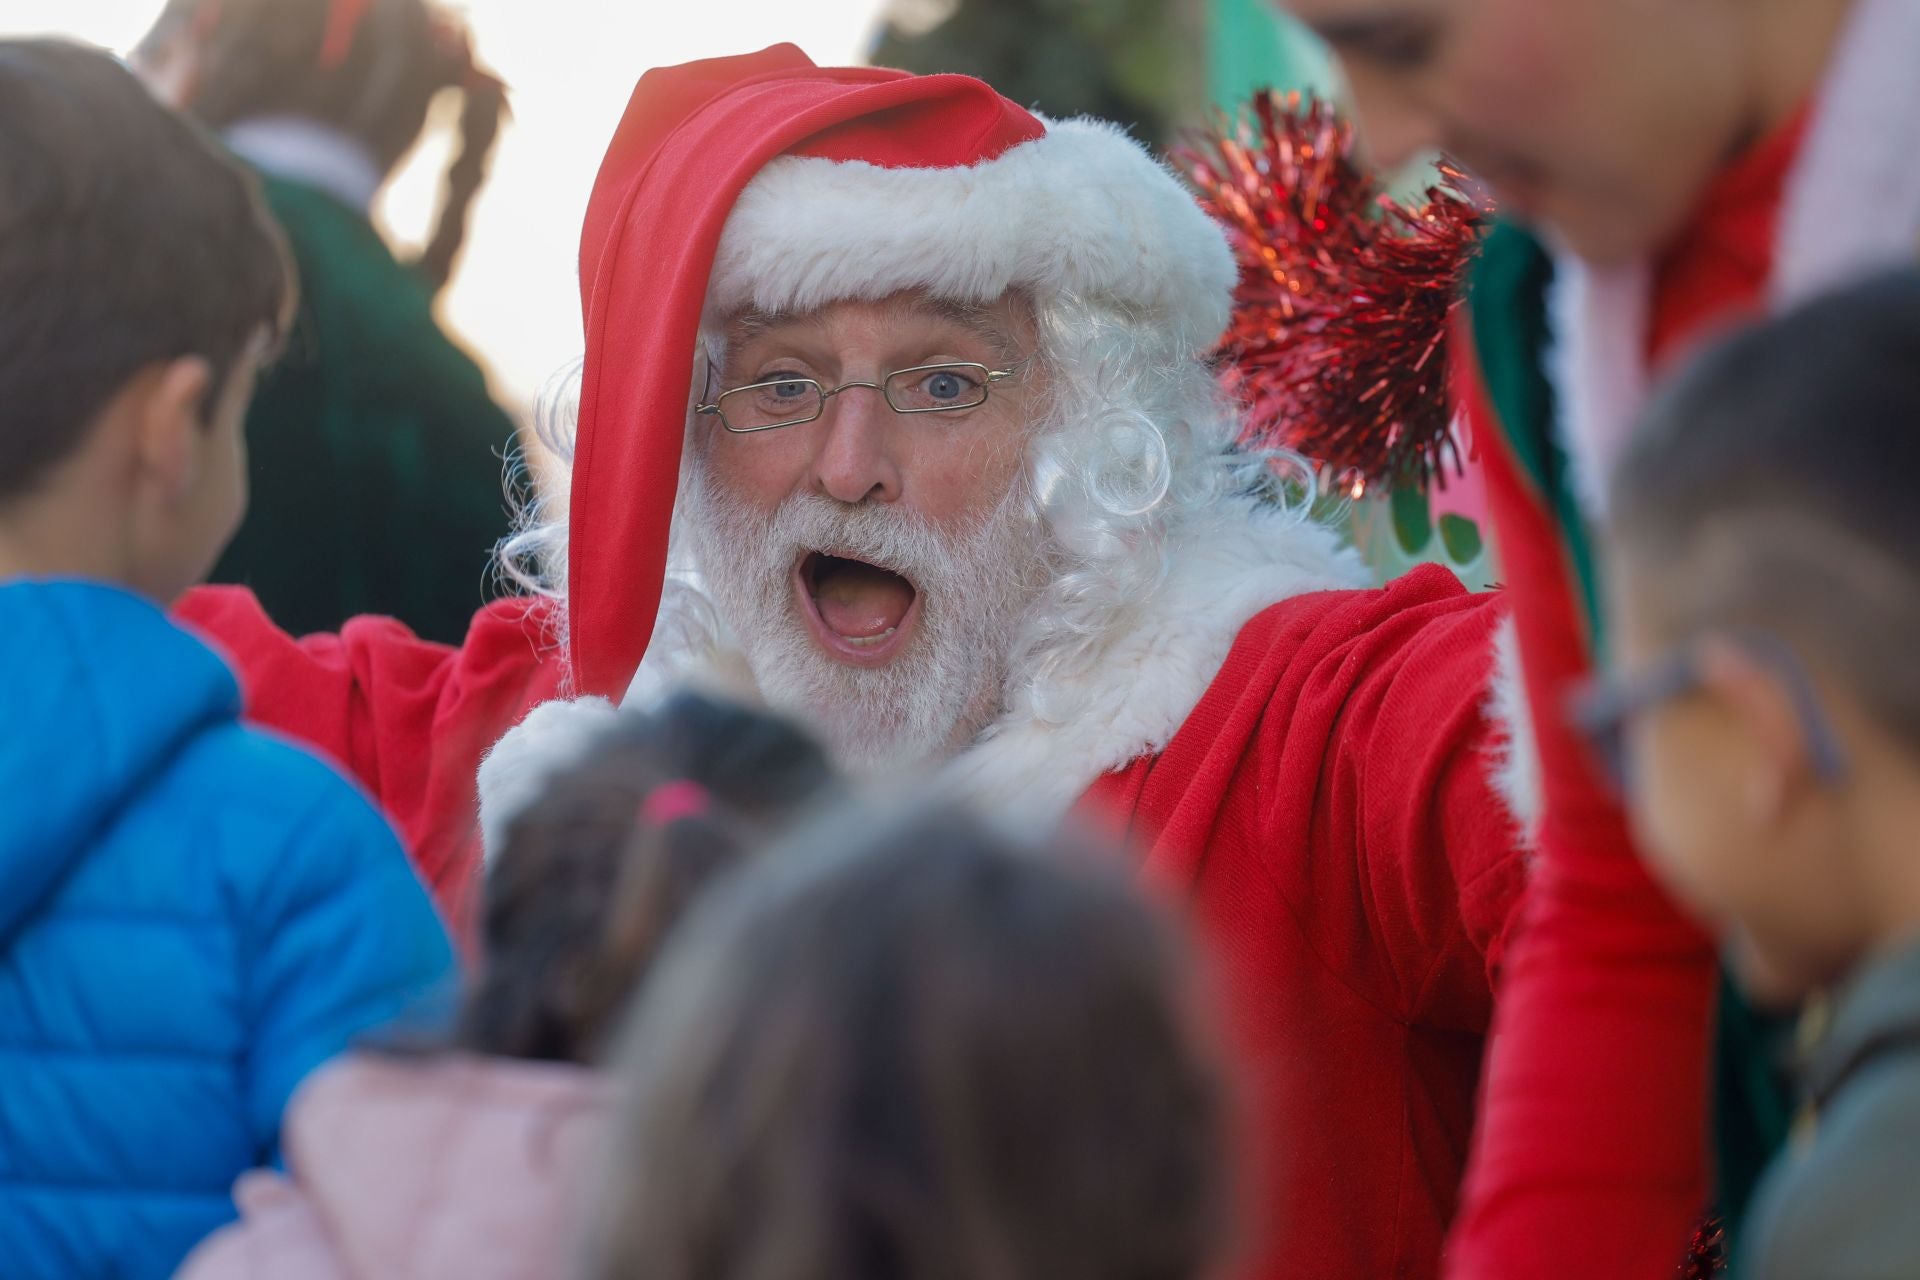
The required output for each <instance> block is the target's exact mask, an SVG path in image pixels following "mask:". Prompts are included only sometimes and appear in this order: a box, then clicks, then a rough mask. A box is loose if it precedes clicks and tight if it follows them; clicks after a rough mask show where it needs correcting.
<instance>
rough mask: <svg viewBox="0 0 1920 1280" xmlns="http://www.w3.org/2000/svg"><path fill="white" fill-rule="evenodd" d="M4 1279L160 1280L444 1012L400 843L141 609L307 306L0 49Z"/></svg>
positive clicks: (264, 234) (131, 142)
mask: <svg viewBox="0 0 1920 1280" xmlns="http://www.w3.org/2000/svg"><path fill="white" fill-rule="evenodd" d="M0 120H4V121H5V122H6V125H5V128H0V661H3V662H4V664H5V669H6V671H7V679H6V681H5V682H4V683H3V684H0V726H3V727H0V1270H4V1271H5V1273H6V1275H7V1276H8V1277H9V1280H74V1278H75V1277H88V1278H91V1277H102V1276H114V1277H123V1278H124V1280H160V1278H161V1277H164V1276H167V1275H170V1274H172V1272H173V1269H174V1268H175V1267H176V1266H177V1265H178V1264H179V1262H180V1259H181V1258H182V1257H183V1256H184V1255H185V1254H186V1252H187V1250H189V1249H190V1248H192V1247H193V1245H194V1244H195V1242H196V1241H198V1240H199V1239H200V1238H201V1237H202V1236H204V1235H205V1234H206V1233H207V1232H208V1231H210V1230H212V1229H213V1228H215V1227H217V1226H219V1225H220V1224H221V1223H223V1222H226V1221H227V1220H229V1219H231V1218H232V1217H233V1213H234V1207H233V1201H232V1199H231V1198H230V1195H229V1188H230V1187H231V1186H232V1184H233V1180H234V1178H235V1177H237V1176H238V1175H239V1174H240V1173H241V1172H243V1171H244V1170H246V1169H249V1168H252V1167H254V1166H256V1165H260V1164H267V1163H271V1162H273V1161H275V1160H277V1159H278V1158H279V1156H280V1154H281V1112H282V1110H283V1108H284V1107H285V1106H286V1102H287V1099H288V1097H289V1096H290V1095H291V1094H292V1093H293V1091H294V1088H295V1086H296V1085H298V1084H299V1083H300V1081H301V1080H302V1078H303V1077H305V1076H306V1074H307V1073H308V1072H309V1071H311V1070H312V1069H313V1068H314V1067H316V1066H318V1065H319V1064H320V1063H322V1062H324V1061H326V1060H327V1059H328V1058H331V1057H333V1056H334V1055H335V1054H337V1053H339V1052H340V1051H341V1050H342V1049H344V1048H346V1047H347V1045H348V1044H349V1043H350V1042H351V1041H352V1040H353V1039H354V1037H356V1036H358V1035H360V1034H361V1033H363V1032H367V1031H371V1030H374V1029H376V1028H380V1027H382V1026H383V1024H386V1023H387V1022H389V1021H390V1020H392V1019H393V1018H394V1017H396V1016H398V1015H400V1014H402V1013H403V1012H407V1011H409V1010H410V1009H411V1008H412V1007H413V1006H414V1005H415V1003H416V1001H420V1000H423V999H425V1000H429V1001H430V1000H431V999H432V998H433V997H435V996H437V995H438V994H441V993H440V992H439V991H438V988H439V987H440V986H441V984H443V983H447V982H450V980H451V978H452V969H453V952H452V948H451V947H450V946H449V945H448V942H447V936H446V931H445V930H444V929H443V928H442V926H441V923H440V921H439V919H438V917H437V916H436V915H435V914H434V910H433V907H432V905H431V903H430V902H429V901H428V898H427V894H426V890H425V889H424V888H423V887H422V886H421V884H420V881H419V879H418V878H417V877H416V876H415V875H414V874H413V871H412V869H411V868H410V866H409V865H408V863H407V859H406V856H405V855H404V853H403V852H402V851H401V849H400V845H399V842H398V841H397V840H395V838H394V834H393V831H392V829H391V828H389V827H388V826H387V824H386V823H385V822H384V821H383V820H382V819H381V817H380V815H379V814H378V813H377V812H375V810H374V808H373V806H372V805H371V804H369V803H368V802H367V799H366V797H365V796H364V795H363V794H362V793H361V792H360V791H359V789H358V788H356V787H354V786H353V785H352V784H351V783H349V782H348V781H347V780H346V779H344V778H342V777H341V776H340V775H339V774H338V773H337V772H336V771H335V770H333V769H332V768H330V767H329V766H328V765H326V764H324V763H322V762H321V761H319V760H316V759H314V758H313V757H312V756H310V755H308V754H307V753H305V752H303V751H300V750H298V749H297V748H295V747H293V746H292V745H290V744H288V743H286V742H284V741H282V740H281V739H279V738H277V737H274V736H272V735H269V734H265V733H261V732H258V731H256V730H254V729H252V728H249V727H247V726H245V725H243V724H242V723H241V719H240V689H239V687H238V685H237V683H236V681H235V679H234V675H233V672H232V671H230V670H229V669H228V668H227V666H226V665H225V664H224V663H223V662H222V661H221V660H220V658H219V656H218V655H216V654H215V653H214V652H213V651H212V650H211V649H209V648H208V647H207V645H206V644H204V643H203V642H202V641H201V640H199V639H198V638H197V637H195V636H193V635H191V634H189V633H188V632H187V631H185V630H183V629H182V628H180V627H177V626H175V625H174V624H173V623H171V622H169V621H168V619H167V617H166V615H165V614H164V613H163V612H162V610H163V609H164V608H165V607H166V606H167V605H168V604H169V603H171V602H172V601H173V600H174V598H175V597H177V596H178V595H179V594H180V593H181V592H182V591H185V590H186V589H187V588H188V587H189V586H190V585H191V584H192V583H194V582H195V581H197V580H199V579H200V578H201V577H202V576H203V575H204V574H205V573H206V571H207V567H208V566H209V565H211V564H212V563H213V561H214V558H215V557H216V556H217V555H219V553H220V548H221V546H222V545H224V543H225V542H226V540H227V538H229V537H230V536H231V535H232V533H233V529H234V526H235V525H236V524H237V523H238V522H239V519H240V515H241V512H242V511H244V510H245V508H246V502H247V478H246V442H245V439H244V437H243V434H242V421H243V418H244V415H245V412H246V405H247V399H248V393H249V392H250V391H251V390H252V386H253V381H254V376H255V373H256V371H257V369H258V367H259V366H260V364H261V363H262V362H263V361H265V360H266V359H268V358H270V357H271V355H272V352H273V350H274V348H275V347H276V346H277V344H278V343H279V341H280V339H281V337H282V336H283V335H284V333H285V331H286V326H287V324H288V323H289V320H290V316H291V312H292V307H293V290H294V282H293V275H292V270H291V267H290V264H289V263H288V261H287V254H286V246H285V245H284V243H283V242H282V241H281V238H280V233H279V229H278V228H277V227H275V226H274V224H273V221H272V219H271V218H270V217H269V216H268V214H267V211H266V209H265V208H264V206H263V205H262V204H261V201H260V195H259V191H258V189H257V188H256V186H255V184H254V180H253V176H252V175H251V174H250V173H248V172H246V171H245V170H244V169H242V168H241V167H240V166H239V165H236V164H234V163H233V162H232V160H231V158H230V157H228V156H227V155H226V154H225V153H224V152H222V151H220V150H219V149H218V148H217V147H215V146H213V145H212V144H210V143H209V142H208V140H207V139H206V138H205V137H204V136H203V135H202V134H201V133H200V131H199V130H197V129H194V128H192V127H190V126H189V125H188V124H187V123H186V122H185V121H183V120H181V119H180V117H179V116H177V115H176V114H174V113H173V112H171V111H168V110H166V109H165V108H164V107H162V106H160V105H159V104H158V103H156V102H155V101H154V100H153V96H152V95H151V94H149V93H148V92H147V91H146V90H145V89H143V88H142V87H141V85H140V82H139V81H138V80H136V79H134V77H133V76H132V75H130V74H128V72H127V70H126V68H124V67H123V66H121V65H119V64H118V63H116V62H115V61H114V60H113V59H112V58H111V57H109V56H108V55H107V54H106V53H104V52H103V51H100V50H96V49H89V48H85V47H83V46H80V45H75V44H68V43H65V42H61V41H34V40H21V41H15V40H8V41H0Z"/></svg>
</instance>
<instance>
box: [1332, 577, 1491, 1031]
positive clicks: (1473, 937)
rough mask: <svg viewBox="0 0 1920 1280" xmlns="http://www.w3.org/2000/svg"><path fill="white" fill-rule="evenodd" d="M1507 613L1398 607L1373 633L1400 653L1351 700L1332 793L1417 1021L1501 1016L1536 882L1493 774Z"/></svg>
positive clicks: (1378, 934)
mask: <svg viewBox="0 0 1920 1280" xmlns="http://www.w3.org/2000/svg"><path fill="white" fill-rule="evenodd" d="M1429 572H1440V571H1437V570H1435V571H1429ZM1504 614H1505V609H1504V607H1503V602H1502V601H1501V600H1500V599H1499V598H1498V597H1497V596H1480V597H1476V598H1475V599H1474V601H1473V607H1471V608H1467V609H1463V610H1453V611H1450V612H1449V613H1447V614H1445V615H1442V616H1429V615H1427V614H1426V613H1425V611H1418V610H1416V611H1410V612H1407V613H1402V614H1397V615H1395V616H1393V617H1392V618H1391V619H1390V620H1388V621H1387V622H1386V623H1385V624H1384V625H1383V626H1381V627H1379V628H1378V629H1376V630H1375V631H1374V632H1373V633H1372V634H1370V635H1369V636H1368V637H1367V641H1368V645H1369V648H1372V647H1373V646H1374V645H1376V644H1379V645H1381V646H1383V647H1382V648H1381V650H1380V652H1381V653H1382V654H1383V655H1390V658H1389V659H1387V660H1385V661H1375V662H1373V663H1371V664H1369V666H1368V667H1367V668H1366V669H1365V670H1364V673H1363V674H1359V675H1358V677H1357V678H1356V680H1355V682H1354V684H1353V685H1352V687H1351V688H1350V689H1349V690H1348V691H1347V692H1346V694H1345V696H1344V699H1343V701H1344V706H1343V709H1342V712H1341V719H1340V728H1339V733H1338V736H1337V738H1336V740H1335V743H1334V754H1333V767H1334V770H1335V773H1334V776H1335V779H1336V782H1335V786H1334V788H1333V789H1332V791H1331V792H1330V793H1329V795H1328V796H1327V797H1326V804H1327V811H1328V813H1329V814H1330V815H1333V816H1332V817H1331V819H1330V820H1331V821H1332V822H1333V823H1334V824H1335V825H1336V826H1338V825H1344V819H1343V818H1342V817H1341V816H1340V815H1351V821H1352V824H1353V830H1352V832H1351V835H1350V838H1351V841H1352V848H1353V849H1354V851H1355V856H1356V858H1357V861H1358V865H1359V868H1360V871H1361V874H1362V876H1363V877H1364V880H1365V884H1366V897H1365V901H1366V903H1367V905H1368V908H1369V909H1368V913H1367V918H1368V926H1369V928H1370V930H1371V931H1372V932H1373V933H1374V935H1375V938H1376V942H1377V943H1378V945H1379V946H1380V948H1381V951H1382V955H1383V958H1384V960H1385V962H1386V964H1387V966H1388V968H1389V971H1390V974H1391V980H1392V982H1393V984H1394V986H1395V987H1396V989H1397V993H1398V1000H1397V1005H1398V1007H1399V1008H1400V1009H1401V1010H1402V1012H1403V1015H1404V1016H1405V1017H1406V1018H1407V1019H1408V1020H1409V1021H1410V1022H1413V1023H1416V1024H1418V1025H1421V1026H1427V1027H1437V1028H1445V1029H1450V1030H1459V1031H1465V1032H1470V1033H1473V1034H1484V1032H1485V1031H1486V1028H1487V1025H1488V1023H1489V1021H1490V1018H1491V1006H1492V989H1493V984H1494V979H1495V975H1496V974H1497V973H1498V972H1499V969H1500V966H1501V963H1502V960H1503V958H1504V955H1505V948H1506V942H1507V933H1508V928H1509V925H1510V924H1511V922H1512V920H1513V918H1514V915H1515V913H1516V906H1517V904H1518V902H1519V900H1520V896H1521V892H1522V887H1523V885H1524V882H1525V878H1526V864H1525V858H1524V856H1523V854H1522V851H1521V844H1520V839H1519V827H1518V824H1517V823H1516V822H1515V820H1514V817H1513V813H1512V810H1511V808H1510V807H1509V805H1508V803H1507V801H1506V800H1505V799H1504V798H1503V797H1501V796H1500V794H1499V793H1498V792H1497V791H1496V790H1495V788H1494V786H1493V784H1492V781H1491V776H1492V766H1493V757H1494V751H1495V748H1496V746H1497V745H1498V742H1497V739H1498V738H1499V735H1500V730H1499V729H1498V728H1497V727H1496V726H1492V725H1490V724H1489V721H1488V719H1487V716H1486V705H1487V702H1488V691H1489V689H1490V687H1491V679H1490V677H1491V673H1492V667H1493V638H1494V631H1495V628H1496V626H1497V625H1498V623H1499V621H1500V619H1501V618H1502V617H1504ZM1396 633H1398V634H1396ZM1384 646H1390V647H1384ZM1336 834H1337V835H1340V836H1341V837H1342V838H1349V837H1347V836H1346V835H1345V833H1336Z"/></svg>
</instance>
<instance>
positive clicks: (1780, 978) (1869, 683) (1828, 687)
mask: <svg viewBox="0 0 1920 1280" xmlns="http://www.w3.org/2000/svg"><path fill="white" fill-rule="evenodd" d="M1916 476H1920V273H1916V272H1914V271H1911V270H1908V271H1901V272H1899V273H1897V274H1892V275H1887V276H1882V277H1877V278H1874V279H1871V280H1869V281H1866V282H1864V283H1861V284H1858V285H1855V286H1853V287H1850V288H1848V289H1846V290H1844V291H1841V292H1838V293H1835V294H1832V295H1830V296H1827V297H1824V298H1822V299H1820V300H1817V301H1815V302H1813V303H1811V304H1808V305H1806V306H1803V307H1801V308H1800V309H1798V310H1797V311H1794V312H1791V313H1789V314H1787V315H1785V316H1783V317H1782V318H1780V319H1778V320H1773V321H1770V322H1768V323H1766V324H1763V325H1761V326H1759V327H1757V328H1754V329H1751V330H1749V331H1746V332H1743V333H1741V334H1739V335H1737V336H1736V337H1734V338H1733V339H1731V340H1730V341H1728V342H1726V343H1725V344H1724V345H1722V346H1720V347H1718V348H1717V349H1715V350H1713V351H1712V352H1711V353H1710V354H1709V355H1708V356H1707V357H1706V358H1704V359H1703V360H1702V361H1701V362H1700V363H1699V364H1698V365H1697V366H1695V367H1693V368H1691V369H1690V370H1689V371H1688V372H1687V373H1686V374H1685V375H1684V376H1683V377H1682V378H1681V379H1680V380H1679V381H1678V382H1676V383H1675V384H1674V385H1673V386H1672V387H1671V388H1669V389H1668V390H1667V391H1666V393H1665V394H1664V395H1663V396H1662V397H1661V398H1660V399H1659V400H1658V401H1657V402H1656V403H1655V405H1654V406H1653V408H1652V409H1651V411H1650V412H1649V414H1648V416H1647V418H1646V419H1645V421H1644V423H1643V427H1642V430H1641V433H1640V434H1639V436H1638V437H1637V439H1636V441H1635V443H1634V445H1633V446H1632V448H1631V449H1630V451H1629V452H1628V454H1627V455H1626V457H1625V458H1624V459H1623V461H1622V463H1621V465H1620V466H1619V468H1618V469H1617V470H1616V472H1615V473H1614V476H1613V480H1612V486H1611V502H1610V510H1611V516H1610V532H1609V540H1610V542H1611V544H1612V547H1611V550H1612V552H1613V555H1612V558H1611V564H1612V565H1613V566H1615V570H1616V572H1615V574H1614V581H1613V584H1612V587H1613V595H1612V605H1613V608H1614V613H1615V617H1614V622H1615V623H1616V624H1617V631H1616V632H1615V635H1616V640H1615V643H1616V645H1617V651H1616V654H1615V658H1616V663H1615V671H1616V674H1615V675H1614V676H1612V677H1610V678H1609V679H1608V680H1607V681H1606V682H1604V683H1603V684H1601V685H1599V686H1597V687H1595V688H1591V689H1589V690H1588V691H1587V692H1586V693H1585V694H1584V695H1583V696H1582V697H1581V698H1580V699H1579V700H1578V702H1577V703H1576V706H1575V708H1574V715H1575V718H1576V721H1577V722H1578V723H1579V724H1580V726H1581V727H1582V728H1583V729H1584V730H1585V731H1586V732H1587V734H1588V736H1589V737H1590V738H1591V739H1592V740H1593V741H1594V744H1595V746H1596V749H1597V750H1598V751H1599V752H1600V754H1601V755H1602V757H1603V759H1604V760H1606V761H1608V762H1610V764H1611V765H1612V767H1614V768H1615V769H1616V770H1617V775H1618V776H1619V778H1620V779H1621V781H1622V782H1623V784H1624V786H1625V788H1626V791H1627V794H1628V797H1629V803H1630V807H1631V809H1632V813H1633V820H1634V823H1635V826H1636V828H1637V829H1638V832H1639V834H1640V837H1641V839H1642V841H1643V845H1644V848H1645V849H1646V850H1647V852H1648V857H1649V858H1650V859H1651V860H1652V861H1653V863H1654V865H1655V869H1656V870H1657V872H1658V873H1659V874H1660V875H1661V876H1662V878H1663V879H1664V880H1665V881H1666V882H1667V884H1668V886H1669V887H1670V888H1671V889H1672V891H1673V892H1674V893H1675V895H1676V896H1677V897H1678V898H1679V899H1680V900H1681V901H1683V902H1684V903H1685V904H1687V905H1688V906H1689V907H1690V908H1691V909H1692V910H1693V911H1694V912H1696V913H1697V914H1698V915H1699V916H1700V917H1701V918H1702V919H1703V920H1705V921H1706V922H1708V923H1709V924H1710V925H1711V926H1712V927H1713V928H1714V930H1715V931H1716V932H1717V933H1718V934H1719V935H1720V936H1721V937H1722V938H1723V940H1724V943H1725V947H1726V950H1727V953H1728V956H1729V960H1730V963H1731V965H1732V967H1733V970H1734V972H1735V974H1736V975H1737V976H1738V978H1739V980H1740V982H1741V983H1742V985H1743V986H1745V987H1746V989H1747V991H1748V993H1749V995H1750V996H1752V997H1753V998H1755V999H1756V1000H1758V1001H1761V1002H1765V1003H1772V1004H1781V1005H1785V1004H1789V1003H1791V1002H1794V1001H1797V1000H1801V999H1805V998H1808V997H1815V996H1819V995H1822V994H1825V995H1829V996H1831V999H1830V1000H1819V999H1816V1000H1814V1001H1813V1002H1812V1005H1811V1006H1810V1007H1811V1008H1813V1009H1815V1010H1824V1011H1825V1012H1826V1014H1827V1016H1826V1017H1824V1018H1821V1017H1817V1016H1816V1015H1815V1014H1812V1013H1810V1014H1809V1016H1808V1029H1809V1031H1810V1032H1811V1033H1814V1034H1810V1035H1809V1036H1807V1037H1803V1039H1806V1040H1809V1041H1810V1042H1811V1046H1810V1048H1809V1049H1808V1050H1807V1051H1806V1052H1805V1054H1804V1057H1803V1059H1802V1060H1801V1061H1800V1063H1799V1064H1798V1066H1799V1081H1800V1085H1801V1088H1802V1091H1803V1100H1804V1104H1805V1108H1804V1112H1803V1116H1802V1123H1801V1125H1800V1128H1799V1130H1798V1135H1799V1136H1798V1141H1796V1142H1795V1143H1794V1144H1793V1146H1792V1147H1791V1148H1790V1149H1789V1150H1788V1151H1787V1152H1786V1153H1785V1154H1783V1155H1782V1156H1781V1157H1780V1159H1779V1160H1778V1161H1777V1162H1776V1164H1775V1165H1774V1167H1773V1168H1772V1169H1771V1170H1770V1171H1769V1173H1768V1175H1767V1179H1766V1182H1765V1183H1764V1184H1763V1187H1762V1189H1761V1192H1760V1194H1759V1197H1758V1199H1757V1200H1756V1203H1755V1209H1754V1213H1753V1217H1752V1223H1753V1226H1752V1228H1751V1230H1750V1232H1749V1234H1748V1235H1747V1236H1746V1237H1745V1238H1744V1239H1743V1241H1742V1242H1741V1246H1740V1251H1739V1254H1738V1256H1737V1257H1736V1258H1735V1263H1736V1269H1737V1271H1738V1273H1739V1274H1741V1275H1744V1276H1748V1277H1759V1278H1764V1280H1785V1278H1787V1277H1803V1276H1804V1277H1811V1276H1820V1277H1823V1278H1826V1280H1844V1278H1846V1277H1868V1276H1877V1277H1885V1276H1896V1275H1898V1276H1910V1275H1920V1215H1916V1214H1915V1213H1913V1212H1912V1211H1911V1207H1910V1203H1909V1201H1910V1198H1911V1192H1912V1188H1913V1187H1914V1186H1916V1185H1920V649H1917V647H1916V640H1917V639H1920V502H1916V501H1915V494H1914V484H1915V477H1916ZM1816 1023H1817V1024H1819V1025H1817V1026H1816V1025H1815V1024H1816Z"/></svg>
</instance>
